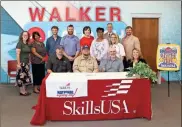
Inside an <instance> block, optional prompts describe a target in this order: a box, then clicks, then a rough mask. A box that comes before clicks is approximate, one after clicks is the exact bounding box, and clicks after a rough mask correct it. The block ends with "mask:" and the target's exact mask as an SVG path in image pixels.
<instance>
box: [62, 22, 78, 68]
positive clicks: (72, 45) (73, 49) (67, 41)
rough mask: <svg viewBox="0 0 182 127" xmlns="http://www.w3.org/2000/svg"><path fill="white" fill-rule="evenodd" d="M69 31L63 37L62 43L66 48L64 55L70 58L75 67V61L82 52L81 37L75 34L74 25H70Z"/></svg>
mask: <svg viewBox="0 0 182 127" xmlns="http://www.w3.org/2000/svg"><path fill="white" fill-rule="evenodd" d="M67 31H68V34H67V35H65V36H64V37H63V38H62V39H61V42H60V45H61V46H63V48H64V56H65V57H67V58H68V59H69V61H70V63H71V67H73V62H74V60H75V58H77V57H78V55H79V53H80V41H79V38H78V37H77V36H75V35H74V34H73V32H74V26H73V25H69V26H68V27H67ZM72 71H73V70H72Z"/></svg>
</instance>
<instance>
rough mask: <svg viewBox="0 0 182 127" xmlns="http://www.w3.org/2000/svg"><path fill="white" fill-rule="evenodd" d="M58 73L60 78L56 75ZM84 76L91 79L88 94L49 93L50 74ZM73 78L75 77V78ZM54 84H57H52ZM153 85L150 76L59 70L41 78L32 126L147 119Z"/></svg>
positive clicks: (149, 114) (150, 112)
mask: <svg viewBox="0 0 182 127" xmlns="http://www.w3.org/2000/svg"><path fill="white" fill-rule="evenodd" d="M55 75H57V77H56V76H55ZM61 75H62V76H63V75H67V77H72V78H73V77H74V75H77V76H80V77H81V79H82V78H83V77H84V76H85V77H86V78H87V79H88V85H87V89H88V91H87V94H88V95H87V96H83V97H73V98H51V97H47V96H46V80H48V79H49V77H50V76H52V77H54V76H55V77H56V79H57V80H58V77H60V78H61ZM73 79H74V78H73ZM52 87H54V83H53V84H52ZM150 89H151V86H150V81H149V80H148V79H135V78H127V77H126V73H125V72H122V73H121V72H119V73H97V74H84V73H64V74H63V73H62V74H60V73H56V74H51V75H47V76H46V77H45V78H44V80H43V81H42V85H41V91H40V95H39V98H38V103H37V105H36V106H34V107H33V109H35V114H34V115H33V118H32V120H31V122H30V123H31V124H32V125H44V124H45V122H46V120H50V121H78V120H116V119H117V120H118V119H131V118H146V119H148V120H151V114H152V111H151V91H150Z"/></svg>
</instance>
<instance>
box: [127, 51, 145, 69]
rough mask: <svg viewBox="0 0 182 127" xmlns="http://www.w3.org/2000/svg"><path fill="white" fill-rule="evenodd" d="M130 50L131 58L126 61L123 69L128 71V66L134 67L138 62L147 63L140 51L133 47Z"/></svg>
mask: <svg viewBox="0 0 182 127" xmlns="http://www.w3.org/2000/svg"><path fill="white" fill-rule="evenodd" d="M132 52H133V54H132V55H133V58H132V59H131V60H129V61H128V64H127V67H126V68H125V71H128V68H129V67H134V66H135V65H136V63H138V62H143V63H147V62H146V61H145V59H143V58H142V55H141V52H140V51H139V50H138V49H137V48H134V49H133V51H132Z"/></svg>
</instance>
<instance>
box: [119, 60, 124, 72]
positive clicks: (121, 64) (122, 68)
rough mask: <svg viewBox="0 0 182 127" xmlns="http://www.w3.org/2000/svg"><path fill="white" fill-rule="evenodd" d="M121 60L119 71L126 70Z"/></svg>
mask: <svg viewBox="0 0 182 127" xmlns="http://www.w3.org/2000/svg"><path fill="white" fill-rule="evenodd" d="M119 62H120V64H119V72H123V71H124V66H123V61H122V60H120V61H119Z"/></svg>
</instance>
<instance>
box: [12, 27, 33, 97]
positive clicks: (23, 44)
mask: <svg viewBox="0 0 182 127" xmlns="http://www.w3.org/2000/svg"><path fill="white" fill-rule="evenodd" d="M29 37H30V36H29V33H28V32H27V31H24V32H22V33H21V34H20V37H19V42H18V44H17V46H16V56H17V74H16V83H17V85H18V86H19V87H20V95H21V96H29V95H30V94H31V93H29V92H27V91H26V86H27V85H30V84H31V75H30V64H29V62H30V53H31V47H30V45H29V44H28V41H29Z"/></svg>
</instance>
